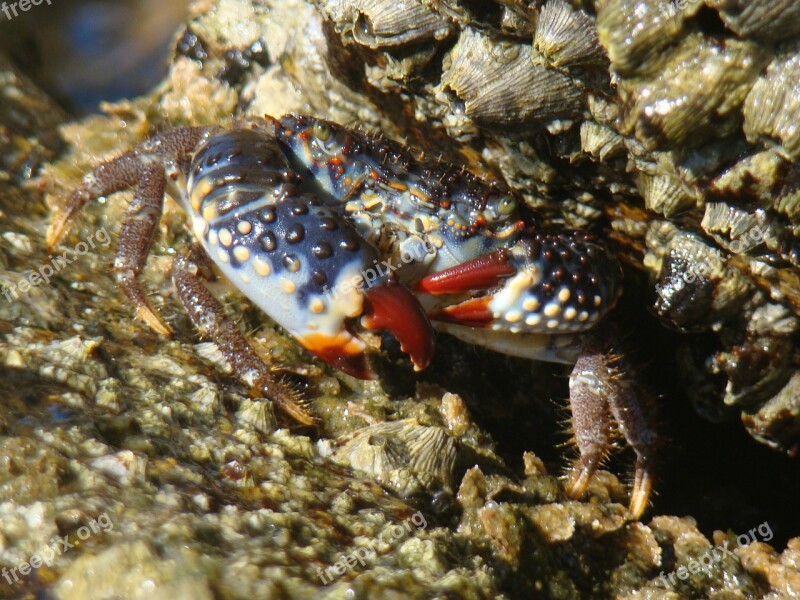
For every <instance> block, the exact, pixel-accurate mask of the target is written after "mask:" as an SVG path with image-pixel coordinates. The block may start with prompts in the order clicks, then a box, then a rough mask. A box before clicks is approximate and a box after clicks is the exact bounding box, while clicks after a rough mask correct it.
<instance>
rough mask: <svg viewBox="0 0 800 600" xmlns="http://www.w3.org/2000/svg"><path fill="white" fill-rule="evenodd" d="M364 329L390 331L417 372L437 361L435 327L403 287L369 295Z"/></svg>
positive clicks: (374, 290) (377, 289)
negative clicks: (435, 357)
mask: <svg viewBox="0 0 800 600" xmlns="http://www.w3.org/2000/svg"><path fill="white" fill-rule="evenodd" d="M365 297H366V298H365V299H366V302H365V303H364V305H365V306H364V316H363V317H362V319H361V322H362V324H363V325H364V327H367V328H368V329H373V330H383V331H388V332H390V333H391V334H392V335H394V337H395V338H397V341H398V342H400V349H401V350H402V351H403V352H405V353H406V354H408V355H409V357H410V358H411V362H413V363H414V370H415V371H421V370H422V369H424V368H425V367H427V366H428V365H429V364H430V362H431V360H432V359H433V350H434V346H435V337H434V333H433V327H431V323H430V321H429V320H428V317H427V316H426V315H425V311H423V310H422V306H420V304H419V302H418V301H417V299H416V298H415V297H414V295H413V294H412V293H411V292H410V291H408V290H407V289H406V288H404V287H402V286H391V287H387V286H376V287H373V288H370V289H369V290H367V291H366V293H365Z"/></svg>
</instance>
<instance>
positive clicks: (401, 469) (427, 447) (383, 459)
mask: <svg viewBox="0 0 800 600" xmlns="http://www.w3.org/2000/svg"><path fill="white" fill-rule="evenodd" d="M348 437H349V438H351V439H346V440H345V441H344V442H340V443H338V444H334V446H338V447H334V449H333V454H332V457H333V459H334V460H335V461H336V462H338V463H340V464H343V465H346V466H349V467H352V468H353V469H356V470H357V471H361V472H363V473H366V474H367V475H369V476H370V477H372V478H373V479H375V481H377V482H379V483H381V484H383V485H386V486H387V487H390V488H392V489H393V490H395V491H396V492H397V493H399V494H401V495H403V496H410V495H412V494H415V493H418V492H424V491H434V490H436V489H438V488H440V487H441V486H444V487H446V488H447V489H450V488H451V486H452V478H453V468H454V466H455V460H456V455H457V445H456V440H455V438H453V437H452V436H451V435H450V434H449V433H448V432H447V430H446V429H445V428H443V427H434V426H427V425H421V424H420V423H418V422H417V420H416V419H403V420H401V421H394V422H391V423H379V424H377V425H370V426H369V427H365V428H363V429H359V430H358V431H356V432H354V433H353V434H352V436H348Z"/></svg>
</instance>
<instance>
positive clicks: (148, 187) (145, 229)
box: [114, 163, 172, 335]
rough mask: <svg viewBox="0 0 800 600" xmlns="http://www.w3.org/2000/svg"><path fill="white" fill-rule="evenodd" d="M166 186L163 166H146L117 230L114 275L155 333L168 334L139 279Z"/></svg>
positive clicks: (162, 203)
mask: <svg viewBox="0 0 800 600" xmlns="http://www.w3.org/2000/svg"><path fill="white" fill-rule="evenodd" d="M165 187H166V176H165V175H164V168H163V166H161V165H160V164H157V163H154V164H150V165H146V166H145V167H144V169H143V172H142V173H141V178H140V179H139V184H138V186H137V187H136V195H135V196H134V198H133V202H131V204H130V206H129V207H128V210H127V212H126V215H125V221H124V223H123V224H122V229H121V230H120V234H119V244H118V246H117V257H116V259H115V261H114V275H115V276H116V278H117V283H119V285H120V288H122V291H123V293H124V294H125V295H126V296H127V297H128V300H130V301H131V303H133V305H134V307H136V313H137V314H138V315H139V317H140V318H141V319H142V320H144V321H145V322H146V323H147V324H148V325H149V326H150V328H151V329H153V330H154V331H156V332H157V333H160V334H162V335H171V334H172V329H170V327H169V325H167V324H166V323H165V322H164V320H163V319H162V318H161V316H160V315H159V314H158V313H157V312H156V311H155V309H154V308H153V307H152V305H151V304H150V301H149V300H148V299H147V295H146V294H145V291H144V289H143V288H142V285H141V283H140V282H139V280H138V276H139V273H140V272H141V271H142V267H144V264H145V262H146V261H147V255H148V254H149V252H150V247H151V246H152V245H153V238H155V233H156V227H157V226H158V222H159V220H160V218H161V211H162V209H163V207H164V189H165Z"/></svg>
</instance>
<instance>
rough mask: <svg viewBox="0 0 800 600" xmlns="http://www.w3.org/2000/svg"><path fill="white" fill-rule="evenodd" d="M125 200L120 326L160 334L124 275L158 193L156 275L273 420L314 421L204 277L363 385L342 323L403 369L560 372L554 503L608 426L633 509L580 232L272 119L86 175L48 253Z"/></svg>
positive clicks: (603, 441) (310, 126)
mask: <svg viewBox="0 0 800 600" xmlns="http://www.w3.org/2000/svg"><path fill="white" fill-rule="evenodd" d="M129 188H134V189H135V193H134V198H133V201H132V203H131V205H130V206H129V208H128V210H127V213H126V218H125V221H124V222H123V224H122V227H121V231H120V234H119V245H118V249H117V255H116V260H115V262H114V269H113V271H114V274H115V277H116V280H117V282H118V284H119V286H120V289H121V291H122V292H123V294H124V295H125V296H126V297H127V298H128V299H129V300H130V302H131V303H132V304H133V306H134V307H135V309H136V312H137V314H138V316H139V317H140V318H141V319H143V320H144V321H145V323H147V325H148V326H149V327H150V328H152V329H153V330H154V331H156V332H158V333H159V334H163V335H171V334H172V330H171V328H170V327H169V326H168V325H167V323H166V322H165V321H164V320H163V319H162V318H161V316H160V315H159V314H158V312H157V311H156V310H155V309H154V307H153V306H152V305H151V303H150V302H149V300H148V297H147V293H146V291H145V290H144V289H143V287H142V285H141V283H140V282H139V279H138V276H139V274H140V272H141V270H142V268H143V266H144V264H145V261H146V259H147V255H148V253H149V250H150V247H151V245H152V242H153V238H154V235H155V231H156V228H157V225H158V223H159V220H160V217H161V214H162V209H163V205H164V198H165V195H167V196H169V197H171V198H173V199H175V200H176V201H177V202H178V204H179V205H180V206H181V207H182V208H183V210H184V211H185V213H186V214H187V215H188V217H189V218H190V219H191V229H192V231H193V233H194V236H195V238H196V243H195V244H193V245H192V246H191V247H190V248H189V249H188V250H187V251H186V252H184V253H183V254H181V255H180V256H179V257H178V258H176V259H175V261H174V263H173V267H172V273H171V277H172V281H173V283H174V286H175V289H176V292H177V296H178V298H179V299H180V301H181V303H182V304H183V306H184V307H185V309H186V311H187V312H188V315H189V317H190V318H191V320H192V322H193V323H194V325H195V326H196V327H197V328H198V330H199V331H200V332H201V334H202V335H205V336H207V337H208V338H210V339H211V340H213V341H214V342H215V343H216V344H217V346H218V347H219V349H220V351H221V352H222V355H223V356H224V358H225V360H226V361H227V362H228V363H229V364H230V366H231V367H232V369H233V371H234V372H235V374H236V375H237V376H238V377H239V379H241V380H242V381H243V382H244V383H245V384H246V385H248V386H249V387H250V388H251V389H252V390H253V392H254V394H256V395H260V396H263V397H267V398H269V399H271V400H272V401H273V402H274V403H275V406H276V407H277V408H278V409H279V410H281V411H282V412H284V413H285V414H286V415H288V416H289V417H290V418H292V419H294V420H295V421H297V422H299V423H301V424H306V425H313V424H314V417H313V415H312V414H311V413H310V412H309V410H308V409H307V407H306V406H305V405H304V404H303V403H302V402H300V401H299V399H298V396H297V394H296V393H295V391H294V390H293V389H292V388H291V387H289V386H287V385H286V384H285V383H283V382H282V381H280V380H278V379H276V378H275V376H274V375H273V374H272V371H271V370H270V368H269V367H268V366H267V365H265V364H264V363H263V362H262V360H261V359H260V357H259V356H258V355H257V354H256V352H255V351H254V349H253V347H252V346H251V345H250V343H249V342H248V341H247V339H246V337H245V336H244V335H243V333H242V332H241V331H240V330H239V329H238V327H237V326H236V325H235V324H234V322H233V320H232V319H231V318H230V317H229V316H228V315H227V314H226V312H225V310H224V308H223V306H222V304H221V303H220V302H219V300H217V299H216V298H215V297H214V296H213V295H212V294H211V292H210V291H209V289H208V288H207V287H206V282H207V281H209V280H213V279H214V278H216V277H217V276H218V274H220V273H221V274H222V275H223V276H224V277H226V278H227V279H228V280H229V281H230V282H231V283H232V284H233V285H234V286H235V287H236V288H238V290H239V291H241V292H242V293H243V294H244V295H245V296H247V297H248V298H249V299H250V300H251V301H252V302H254V303H255V304H256V305H258V306H259V307H260V308H261V309H262V310H263V311H264V312H266V313H267V314H268V315H269V316H270V317H271V318H272V319H274V320H275V321H276V322H277V323H278V324H279V325H281V326H282V327H283V328H284V329H285V330H286V331H288V332H289V333H290V334H291V335H292V336H293V337H294V338H295V339H297V341H298V342H299V343H300V344H301V345H302V346H303V347H304V348H306V349H307V350H308V351H309V352H311V353H312V354H314V355H316V356H317V357H319V358H320V359H321V360H323V361H324V362H325V363H327V364H329V365H331V366H332V367H334V368H336V369H339V370H341V371H343V372H345V373H347V374H348V375H351V376H354V377H357V378H362V379H368V378H374V377H375V376H376V375H375V372H374V370H373V369H372V367H371V366H370V364H369V361H368V360H367V357H366V344H365V343H364V341H363V340H362V339H361V338H360V337H359V336H358V331H357V330H358V327H359V326H360V327H363V328H366V329H369V330H384V331H388V332H389V333H391V334H392V335H394V336H395V337H396V338H397V340H398V341H399V342H400V347H401V350H402V351H404V352H405V353H407V354H408V356H409V358H410V360H411V362H412V363H413V365H414V368H415V369H416V370H421V369H424V368H425V367H426V366H427V365H428V364H429V363H430V361H431V359H432V357H433V354H434V339H435V334H434V331H435V330H439V331H443V332H446V333H449V334H451V335H453V336H456V337H458V338H460V339H462V340H465V341H467V342H469V343H473V344H479V345H482V346H485V347H488V348H490V349H492V350H495V351H498V352H502V353H506V354H511V355H515V356H520V357H525V358H529V359H533V360H545V361H551V362H561V363H566V364H573V365H574V366H573V370H572V373H571V376H570V380H569V402H570V407H571V414H572V427H573V431H574V437H575V443H576V445H577V448H578V451H579V457H578V458H577V460H576V461H575V464H574V465H573V467H572V469H571V471H570V474H569V476H568V481H567V486H566V488H567V493H568V495H569V496H571V497H574V498H579V497H581V496H582V495H584V494H585V492H586V490H587V487H588V483H589V481H590V479H591V477H592V475H593V474H594V473H595V471H596V470H597V468H598V466H599V464H600V462H601V461H602V460H603V458H604V456H605V454H606V452H607V451H608V449H609V446H610V440H611V437H612V430H613V428H614V427H613V426H615V427H616V429H618V431H619V432H620V433H621V434H622V436H623V437H624V438H625V440H626V441H627V443H628V444H629V445H630V446H631V447H632V448H633V450H634V452H635V454H636V465H635V473H634V481H633V488H632V491H631V500H630V508H629V510H630V513H631V515H632V516H633V518H639V517H640V516H641V515H642V514H643V513H644V511H645V509H646V507H647V504H648V498H649V495H650V491H651V487H652V479H653V461H654V454H655V446H656V439H657V438H656V435H655V433H654V431H653V429H652V426H651V424H650V421H651V419H650V416H649V409H648V406H649V402H648V400H649V398H648V394H647V392H646V391H644V390H643V389H641V388H640V387H639V386H638V385H636V384H635V383H634V382H633V381H632V380H630V379H629V378H626V377H625V376H624V372H623V370H624V367H622V365H624V359H623V357H622V356H621V355H620V353H619V350H618V349H617V348H615V346H614V345H613V343H611V342H610V341H609V340H611V339H612V336H611V335H610V334H609V333H608V332H609V329H608V327H606V326H605V325H604V322H603V317H604V316H606V314H607V313H608V312H609V311H610V310H611V309H612V308H613V307H614V305H615V303H616V301H617V299H618V297H619V295H620V293H621V283H622V271H621V268H620V266H619V264H618V262H617V260H616V259H615V257H614V255H613V254H612V253H611V252H610V251H609V250H608V249H607V248H606V247H605V246H604V245H603V244H602V243H601V241H600V240H599V239H598V238H597V237H595V236H594V235H592V234H590V233H586V232H581V231H570V230H566V229H563V228H562V229H559V228H550V227H545V226H544V225H543V224H542V223H541V220H540V219H539V218H537V216H536V215H534V214H531V213H530V211H529V210H527V209H525V208H524V207H523V206H522V205H521V203H520V202H519V201H518V200H517V199H516V197H515V196H514V195H513V194H511V193H510V192H509V191H508V190H506V189H504V188H503V187H502V186H501V185H500V184H498V183H496V182H487V181H484V180H482V179H480V178H479V177H477V176H476V175H474V174H472V173H470V172H469V171H466V170H464V169H461V168H459V167H455V166H452V165H448V164H445V163H442V162H432V161H426V160H424V159H419V158H415V157H414V155H412V153H411V152H410V151H409V150H408V149H406V148H405V147H403V146H402V145H400V144H398V143H395V142H393V141H391V140H387V139H384V138H382V137H380V136H375V135H371V134H367V133H364V132H361V131H358V130H355V129H351V128H347V127H344V126H341V125H338V124H336V123H333V122H330V121H326V120H322V119H319V118H315V117H309V116H296V115H285V116H283V117H281V118H280V119H275V118H272V117H264V118H251V119H246V120H241V121H237V122H235V123H233V124H232V125H231V126H229V127H222V126H211V127H182V128H175V129H171V130H168V131H165V132H163V133H161V134H158V135H155V136H153V137H151V138H150V139H148V140H146V141H144V142H142V143H141V144H139V145H137V146H136V147H134V148H132V149H131V150H129V151H127V152H125V153H123V154H122V155H120V156H118V157H117V158H114V159H113V160H110V161H107V162H105V163H102V164H100V165H99V166H98V167H97V168H95V169H94V170H93V171H91V172H90V173H89V174H87V175H86V176H85V177H84V178H83V181H82V183H81V185H80V186H79V187H78V188H77V189H75V190H74V191H73V192H72V194H71V195H70V196H69V198H68V199H67V202H66V205H65V207H64V209H63V210H62V211H61V212H60V213H59V214H58V215H57V216H56V218H55V219H54V221H53V223H52V225H51V228H50V230H49V232H48V240H47V242H48V245H49V246H50V247H51V248H53V247H55V246H57V245H58V244H59V243H60V241H61V240H62V238H63V237H64V236H65V235H66V233H67V232H68V231H69V229H70V228H71V227H72V225H73V224H74V221H75V219H76V217H77V216H78V214H79V212H80V210H81V209H82V208H83V207H84V206H85V205H87V204H88V203H89V202H91V201H92V200H95V199H97V198H100V197H104V196H108V195H111V194H113V193H115V192H118V191H121V190H125V189H129Z"/></svg>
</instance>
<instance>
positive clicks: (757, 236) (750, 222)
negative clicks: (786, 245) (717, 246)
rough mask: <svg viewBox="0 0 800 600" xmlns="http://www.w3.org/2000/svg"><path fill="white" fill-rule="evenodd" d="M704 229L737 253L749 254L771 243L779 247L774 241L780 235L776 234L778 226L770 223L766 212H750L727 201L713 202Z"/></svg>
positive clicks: (704, 217)
mask: <svg viewBox="0 0 800 600" xmlns="http://www.w3.org/2000/svg"><path fill="white" fill-rule="evenodd" d="M701 226H702V227H703V229H704V230H705V231H706V232H707V233H709V234H711V235H714V236H715V237H716V239H717V240H718V241H720V243H722V244H725V245H726V246H731V243H728V242H729V240H730V242H732V243H733V251H734V252H735V253H736V254H742V253H747V252H749V251H750V250H752V249H753V248H755V247H757V246H760V245H761V244H762V243H764V242H767V243H768V245H771V246H773V249H774V248H775V247H776V246H777V243H775V242H774V241H773V242H772V244H769V240H775V239H776V237H777V234H776V232H775V231H772V230H773V229H774V228H775V224H774V223H773V222H771V221H770V219H769V218H768V216H767V213H766V211H765V210H763V209H758V210H755V211H747V210H743V209H741V208H737V207H734V206H729V205H728V204H725V203H724V202H709V203H707V204H706V212H705V214H704V215H703V221H702V222H701Z"/></svg>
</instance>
